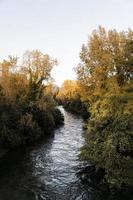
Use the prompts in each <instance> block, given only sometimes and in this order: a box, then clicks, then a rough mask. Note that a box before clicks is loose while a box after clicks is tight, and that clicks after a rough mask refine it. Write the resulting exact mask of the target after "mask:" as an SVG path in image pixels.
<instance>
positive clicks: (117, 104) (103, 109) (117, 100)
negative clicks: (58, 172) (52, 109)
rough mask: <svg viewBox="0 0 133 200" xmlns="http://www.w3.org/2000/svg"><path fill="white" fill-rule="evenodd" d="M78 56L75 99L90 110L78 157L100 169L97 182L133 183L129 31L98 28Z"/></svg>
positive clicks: (119, 185)
mask: <svg viewBox="0 0 133 200" xmlns="http://www.w3.org/2000/svg"><path fill="white" fill-rule="evenodd" d="M80 59H81V63H80V64H79V65H78V66H77V67H76V73H77V83H78V89H76V91H77V92H78V95H79V96H77V98H79V99H80V100H81V101H82V102H83V103H84V104H85V105H86V106H87V111H88V112H89V113H90V117H89V119H88V121H87V123H86V125H85V127H86V144H85V145H84V146H83V148H82V149H81V155H80V157H81V158H82V159H84V160H86V161H87V162H88V163H89V164H91V165H92V166H95V169H96V171H99V170H101V169H102V172H104V174H103V176H102V177H101V183H108V184H109V185H110V186H111V187H117V188H122V187H123V186H128V187H133V31H132V30H130V29H129V30H128V31H122V32H117V31H116V30H109V31H106V30H105V29H104V28H103V27H99V29H98V30H94V31H93V32H92V35H91V36H90V37H89V39H88V42H87V44H86V45H83V46H82V50H81V52H80ZM69 89H70V90H71V87H68V89H67V92H68V91H69ZM69 93H70V94H71V95H72V96H73V93H71V91H69ZM74 95H75V94H74ZM65 96H67V93H66V94H65ZM71 99H72V98H71ZM77 109H78V106H77Z"/></svg>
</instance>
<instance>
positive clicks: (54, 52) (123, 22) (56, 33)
mask: <svg viewBox="0 0 133 200" xmlns="http://www.w3.org/2000/svg"><path fill="white" fill-rule="evenodd" d="M99 25H102V26H104V27H105V28H106V29H114V28H116V29H117V30H127V29H128V28H133V0H0V60H2V59H6V58H7V57H8V55H14V56H15V55H17V56H18V57H21V56H22V55H23V53H24V52H25V51H26V50H33V49H38V50H40V51H42V52H43V53H44V54H45V53H47V54H49V55H50V56H51V57H53V58H57V60H58V62H59V65H58V66H56V67H54V69H53V70H52V76H53V77H54V79H55V81H56V83H57V84H58V85H61V84H62V82H63V81H64V80H65V79H75V78H76V74H75V72H74V70H73V68H74V67H76V66H77V64H78V63H79V62H80V59H79V53H80V51H81V46H82V44H83V43H86V42H87V39H88V37H89V35H90V34H91V32H92V31H93V29H97V28H98V26H99Z"/></svg>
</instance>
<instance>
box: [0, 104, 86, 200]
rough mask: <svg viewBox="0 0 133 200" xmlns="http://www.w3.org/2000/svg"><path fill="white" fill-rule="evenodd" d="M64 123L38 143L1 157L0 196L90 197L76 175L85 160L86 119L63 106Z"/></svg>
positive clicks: (31, 199)
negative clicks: (81, 155) (81, 152)
mask: <svg viewBox="0 0 133 200" xmlns="http://www.w3.org/2000/svg"><path fill="white" fill-rule="evenodd" d="M60 109H61V111H62V112H63V114H64V119H65V123H64V125H63V126H61V127H60V128H58V129H57V130H55V132H54V136H51V137H48V138H47V139H45V140H44V141H41V142H39V144H36V145H32V146H29V147H26V149H25V148H24V149H21V150H19V149H18V150H14V151H12V152H9V153H8V154H7V155H5V156H4V157H3V158H2V159H1V161H0V200H10V199H11V200H45V199H46V200H81V199H84V200H88V199H89V196H88V195H89V194H87V192H86V190H85V189H84V186H83V185H82V184H81V182H80V180H79V178H78V176H77V175H76V174H77V172H78V170H79V169H80V167H82V165H83V163H82V162H81V161H79V159H78V155H79V149H80V147H81V146H82V145H83V143H84V137H83V130H82V125H83V120H82V118H80V117H78V116H75V115H72V114H70V113H69V112H67V111H65V110H64V109H63V108H62V107H61V108H60Z"/></svg>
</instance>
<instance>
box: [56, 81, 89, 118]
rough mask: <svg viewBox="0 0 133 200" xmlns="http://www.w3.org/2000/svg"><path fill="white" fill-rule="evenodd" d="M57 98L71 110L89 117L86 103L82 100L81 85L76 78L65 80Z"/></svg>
mask: <svg viewBox="0 0 133 200" xmlns="http://www.w3.org/2000/svg"><path fill="white" fill-rule="evenodd" d="M56 99H57V101H58V102H60V103H61V104H63V106H64V107H65V108H66V109H68V110H69V111H71V112H73V113H75V114H80V115H82V117H83V118H88V116H89V114H88V112H87V108H86V105H85V104H84V103H83V102H81V95H80V87H79V84H78V81H76V80H65V81H64V83H63V84H62V86H61V87H60V89H59V91H58V93H57V95H56Z"/></svg>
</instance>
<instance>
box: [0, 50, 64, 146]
mask: <svg viewBox="0 0 133 200" xmlns="http://www.w3.org/2000/svg"><path fill="white" fill-rule="evenodd" d="M55 64H56V61H55V60H53V59H51V58H50V57H49V56H48V55H44V54H42V53H41V52H40V51H38V50H36V51H31V52H26V53H25V54H24V57H23V59H22V62H20V63H19V64H18V60H17V58H14V57H9V60H8V61H6V60H4V61H3V63H1V68H2V76H1V79H0V86H1V87H0V140H1V141H2V144H3V145H4V146H8V147H15V146H18V145H22V144H26V143H29V142H32V141H35V140H37V139H39V138H41V137H42V136H44V135H46V134H48V133H51V131H52V130H53V129H54V128H55V127H56V126H57V125H59V124H62V123H63V116H62V114H61V113H60V111H59V110H58V109H57V108H56V103H55V101H54V99H53V97H52V94H48V93H47V92H46V87H47V85H48V84H49V81H50V79H51V75H50V72H51V70H52V68H53V66H54V65H55Z"/></svg>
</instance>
